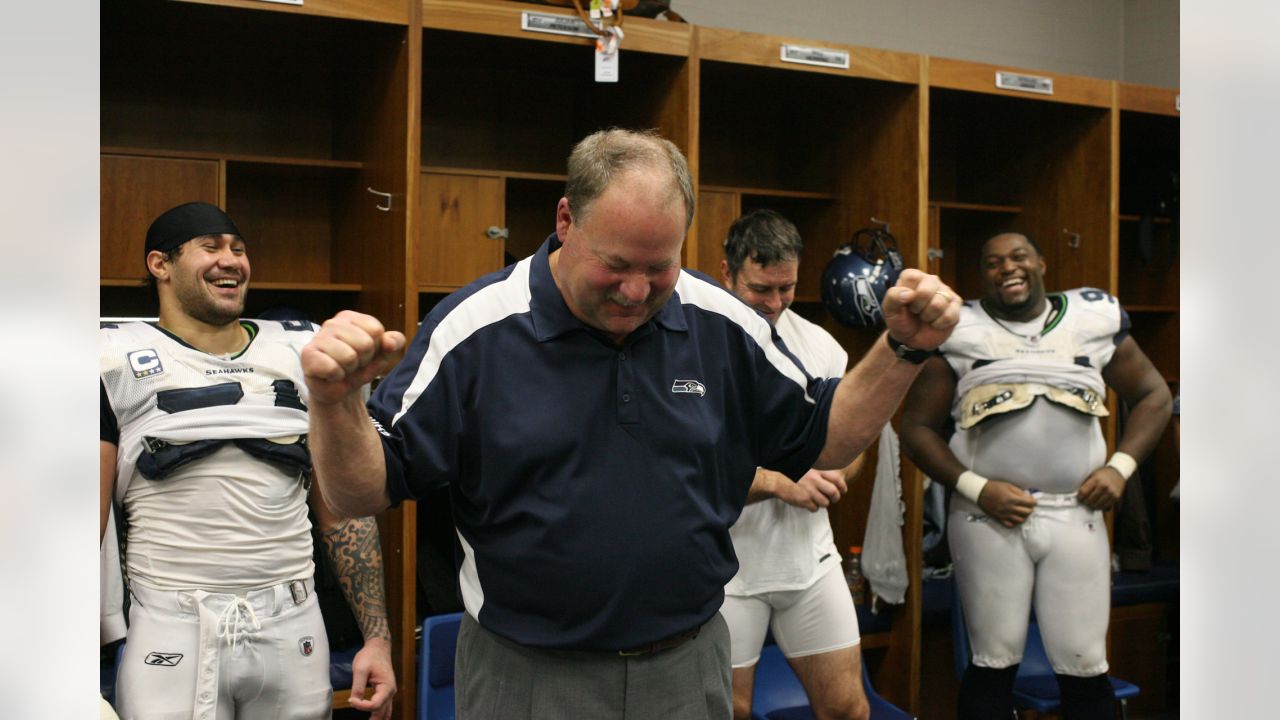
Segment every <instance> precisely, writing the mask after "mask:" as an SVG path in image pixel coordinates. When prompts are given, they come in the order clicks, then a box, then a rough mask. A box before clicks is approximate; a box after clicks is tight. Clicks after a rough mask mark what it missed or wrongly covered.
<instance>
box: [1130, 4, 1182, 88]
mask: <svg viewBox="0 0 1280 720" xmlns="http://www.w3.org/2000/svg"><path fill="white" fill-rule="evenodd" d="M1179 17H1180V16H1179V12H1178V3H1177V0H1125V3H1124V73H1123V74H1122V75H1121V77H1120V79H1122V80H1127V81H1129V82H1135V83H1141V84H1143V85H1155V86H1157V87H1178V86H1179V82H1178V80H1179V75H1178V58H1179V55H1178V21H1179Z"/></svg>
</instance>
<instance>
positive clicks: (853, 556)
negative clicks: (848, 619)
mask: <svg viewBox="0 0 1280 720" xmlns="http://www.w3.org/2000/svg"><path fill="white" fill-rule="evenodd" d="M844 579H845V582H846V583H848V584H849V594H850V595H852V596H853V602H854V604H857V605H861V604H863V603H865V602H866V601H867V579H866V578H865V577H863V576H862V546H861V545H854V546H853V547H851V548H849V559H848V560H846V561H845V568H844Z"/></svg>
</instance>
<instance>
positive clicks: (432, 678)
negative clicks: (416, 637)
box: [418, 612, 462, 718]
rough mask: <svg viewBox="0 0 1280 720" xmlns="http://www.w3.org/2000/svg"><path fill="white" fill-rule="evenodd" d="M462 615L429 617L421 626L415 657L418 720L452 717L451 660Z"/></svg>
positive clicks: (452, 614)
mask: <svg viewBox="0 0 1280 720" xmlns="http://www.w3.org/2000/svg"><path fill="white" fill-rule="evenodd" d="M461 625H462V613H460V612H458V613H450V614H448V615H433V616H431V617H428V618H426V619H425V620H423V622H422V649H421V651H420V652H419V655H418V713H419V716H420V717H422V718H436V717H449V718H452V717H453V657H454V653H455V651H456V649H457V647H458V628H459V627H460V626H461Z"/></svg>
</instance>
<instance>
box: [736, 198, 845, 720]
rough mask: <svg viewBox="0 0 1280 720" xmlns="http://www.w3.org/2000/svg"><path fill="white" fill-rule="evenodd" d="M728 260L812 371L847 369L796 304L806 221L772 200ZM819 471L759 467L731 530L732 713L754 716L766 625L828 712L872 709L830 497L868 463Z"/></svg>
mask: <svg viewBox="0 0 1280 720" xmlns="http://www.w3.org/2000/svg"><path fill="white" fill-rule="evenodd" d="M724 247H725V258H724V259H723V260H721V261H720V275H721V282H722V283H723V284H724V286H725V287H726V288H727V289H728V290H729V291H730V292H732V293H733V294H734V295H736V296H738V298H739V299H740V300H742V301H743V302H745V303H746V304H748V305H750V306H751V307H753V308H755V309H756V310H757V311H758V312H759V313H760V314H761V315H763V316H764V317H765V319H766V320H768V321H769V324H771V325H773V326H774V328H775V329H776V330H777V331H778V334H779V335H780V336H781V337H782V340H783V342H785V343H786V344H787V348H788V349H790V350H791V352H792V353H794V354H795V355H796V357H797V358H798V359H799V360H800V362H801V364H803V365H804V367H805V369H806V370H807V371H808V372H809V373H810V374H812V375H815V376H820V377H835V378H838V377H842V376H844V373H845V370H846V369H847V367H848V365H849V355H848V353H846V352H845V350H844V348H842V347H841V346H840V343H838V342H836V339H835V338H833V337H831V334H830V333H828V332H827V331H826V330H823V329H822V328H821V327H820V326H818V325H815V324H813V323H811V322H809V321H808V320H805V319H804V318H802V317H800V316H799V315H797V314H796V313H795V312H793V311H792V310H791V309H790V306H791V303H792V301H793V300H794V299H795V292H796V281H797V277H798V273H799V267H800V252H801V251H802V250H803V249H804V245H803V242H802V241H801V238H800V232H799V231H798V230H797V229H796V226H795V225H793V224H792V223H791V221H789V220H787V219H786V218H785V217H783V216H782V215H780V214H779V213H777V212H774V211H773V210H755V211H753V212H750V213H747V214H746V215H743V216H742V217H740V218H738V219H737V220H735V221H734V223H733V225H732V226H730V228H729V236H728V238H726V239H725V242H724ZM862 462H863V456H862V455H859V456H858V457H857V458H856V459H855V460H854V461H853V463H852V464H850V465H849V466H848V467H846V468H844V469H843V470H816V469H810V470H809V472H808V473H806V474H805V475H804V476H803V477H802V478H800V480H799V481H798V482H793V481H792V480H791V479H790V478H788V477H786V476H785V475H782V474H781V473H777V472H774V471H772V470H767V469H765V468H757V469H756V476H755V479H754V480H753V481H752V483H751V488H750V490H749V491H748V494H747V506H746V507H745V508H743V510H742V515H740V516H739V517H738V521H737V523H735V524H734V526H733V527H732V528H730V530H729V535H730V536H731V537H732V538H733V549H734V552H735V553H736V554H737V556H738V574H737V575H735V576H734V577H733V579H732V580H730V581H729V584H728V585H726V586H725V590H724V593H725V598H724V605H723V606H722V607H721V609H720V614H721V615H723V616H724V618H725V621H726V622H727V623H728V625H729V640H730V643H729V644H730V659H731V663H732V666H733V716H734V718H735V720H749V718H751V695H752V690H753V687H754V685H755V670H756V664H757V663H758V662H759V660H760V649H761V647H762V645H763V643H764V639H765V633H766V631H767V630H769V628H770V627H772V628H773V636H774V639H775V640H776V641H777V643H778V647H779V648H780V649H781V650H782V653H783V655H785V656H786V658H787V662H789V663H790V664H791V667H792V668H793V669H794V670H795V672H796V675H797V676H798V677H799V678H800V682H801V684H802V685H804V689H805V693H806V694H807V695H808V696H809V704H810V706H811V707H812V708H813V713H814V716H815V717H816V718H818V720H827V719H828V718H863V719H865V718H867V717H868V716H869V713H870V707H869V706H868V705H867V696H866V693H865V692H864V690H863V687H862V655H861V653H860V651H859V643H860V640H861V636H860V634H859V632H858V616H857V613H856V612H855V611H854V607H853V599H852V596H851V595H850V594H849V588H848V587H847V586H846V585H845V582H844V574H843V573H842V572H840V553H839V551H838V550H837V549H836V545H835V541H834V539H833V537H832V534H831V521H830V520H829V519H828V517H827V507H829V506H830V505H831V504H832V503H835V502H837V501H839V500H840V498H841V497H843V496H844V494H845V493H846V492H848V489H849V483H850V482H851V481H852V480H853V479H854V478H855V477H856V476H857V474H858V471H859V470H860V469H861V467H862Z"/></svg>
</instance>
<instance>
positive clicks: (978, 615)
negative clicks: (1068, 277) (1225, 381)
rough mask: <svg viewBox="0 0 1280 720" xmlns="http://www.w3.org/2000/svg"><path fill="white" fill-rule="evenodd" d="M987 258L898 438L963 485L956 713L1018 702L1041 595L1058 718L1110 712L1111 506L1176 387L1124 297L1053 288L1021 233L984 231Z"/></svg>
mask: <svg viewBox="0 0 1280 720" xmlns="http://www.w3.org/2000/svg"><path fill="white" fill-rule="evenodd" d="M981 263H982V273H983V292H984V297H983V298H982V299H981V300H980V301H967V302H966V303H965V306H964V308H963V310H962V311H961V315H960V324H959V325H957V326H956V330H955V332H954V333H953V334H952V336H951V337H950V338H949V339H948V340H947V342H945V343H943V345H942V346H941V347H940V348H939V352H940V356H939V357H935V358H932V359H930V360H929V361H928V363H927V364H926V366H925V369H924V371H923V372H922V373H921V375H920V377H919V378H918V379H917V380H916V383H915V385H914V386H913V387H912V390H911V392H910V394H909V395H908V396H907V400H906V404H905V409H904V411H903V416H902V446H903V450H904V451H905V452H906V454H907V455H908V456H909V457H910V458H911V460H912V461H913V462H915V464H916V465H917V466H919V467H920V469H921V470H923V471H924V472H925V473H926V474H927V475H928V476H929V477H931V478H933V479H935V480H939V481H941V482H943V483H944V484H946V485H950V486H952V487H953V488H954V489H955V492H953V493H952V495H951V510H950V512H949V515H948V519H947V532H948V539H949V541H950V543H951V555H952V559H953V560H954V562H955V571H956V582H957V589H958V591H959V594H960V600H961V603H962V607H963V609H964V614H965V621H966V623H967V626H968V630H969V638H970V644H971V646H972V650H973V660H972V663H971V664H970V665H969V669H968V671H967V672H966V673H965V676H964V678H963V680H962V682H961V686H960V700H959V712H958V717H959V718H960V720H977V719H980V718H981V719H986V718H993V719H994V718H1000V720H1004V718H1008V717H1009V715H1010V714H1011V711H1012V705H1011V703H1012V696H1011V693H1012V688H1013V680H1014V677H1015V676H1016V674H1017V669H1018V664H1019V663H1020V662H1021V660H1022V649H1023V646H1024V644H1025V642H1026V634H1027V622H1028V620H1029V617H1030V612H1031V611H1032V609H1034V610H1035V615H1036V618H1037V620H1038V621H1039V624H1040V631H1041V634H1042V635H1043V638H1044V643H1045V649H1046V651H1047V652H1048V655H1049V660H1050V662H1051V663H1052V664H1053V669H1054V672H1055V674H1056V675H1057V677H1058V683H1059V687H1060V689H1061V696H1062V709H1063V717H1064V718H1065V719H1066V720H1074V719H1080V720H1084V719H1086V718H1088V719H1092V718H1103V717H1111V716H1112V714H1113V713H1114V703H1115V699H1114V697H1113V693H1112V690H1111V684H1110V682H1109V681H1108V680H1107V678H1106V672H1107V660H1106V633H1107V623H1108V619H1109V615H1110V605H1111V595H1110V587H1111V585H1110V568H1111V563H1110V557H1111V556H1110V552H1109V550H1108V543H1107V530H1106V524H1105V521H1104V518H1103V515H1102V513H1103V512H1104V511H1106V510H1110V509H1111V508H1112V507H1114V506H1115V505H1116V503H1117V502H1119V500H1120V497H1121V495H1122V493H1123V491H1124V484H1125V481H1126V480H1127V479H1128V477H1129V476H1130V475H1131V474H1132V473H1133V471H1134V469H1135V468H1136V466H1137V463H1139V462H1141V461H1142V459H1143V458H1145V457H1146V456H1147V454H1148V453H1150V452H1151V450H1152V448H1154V447H1155V444H1156V442H1157V441H1158V440H1159V438H1160V434H1161V433H1162V432H1163V430H1164V427H1165V425H1166V424H1167V423H1168V421H1169V415H1170V407H1171V399H1170V393H1169V388H1168V386H1167V385H1166V384H1165V382H1164V380H1163V378H1162V377H1161V376H1160V373H1159V372H1158V371H1157V370H1156V369H1155V367H1154V366H1153V365H1152V364H1151V361H1150V360H1149V359H1148V358H1147V356H1146V355H1145V354H1143V352H1142V350H1141V349H1140V348H1139V347H1138V344H1137V343H1136V342H1134V340H1133V338H1132V337H1130V336H1129V334H1128V328H1129V322H1128V316H1127V315H1126V314H1125V312H1124V310H1123V309H1122V308H1121V307H1120V305H1119V303H1117V302H1116V299H1115V298H1114V297H1112V296H1111V295H1108V294H1107V293H1105V292H1102V291H1101V290H1095V289H1092V288H1080V289H1076V290H1069V291H1066V292H1061V293H1053V294H1047V293H1046V292H1045V288H1044V272H1045V261H1044V258H1043V257H1042V256H1041V253H1040V249H1039V247H1038V246H1036V245H1035V243H1034V242H1032V241H1031V240H1030V239H1029V238H1028V237H1027V236H1025V235H1022V234H1018V233H1001V234H999V235H996V236H994V237H992V238H990V239H988V240H987V242H986V243H985V244H984V245H983V249H982V255H981ZM1108 386H1110V387H1111V388H1113V389H1114V390H1115V391H1116V392H1117V393H1118V394H1119V397H1120V399H1121V401H1123V402H1124V403H1125V405H1126V406H1127V407H1128V409H1129V413H1128V416H1127V418H1126V422H1125V425H1124V428H1123V431H1122V432H1121V434H1120V438H1119V442H1118V443H1117V451H1116V452H1115V453H1114V454H1113V455H1112V456H1111V458H1110V459H1107V458H1106V443H1105V441H1104V439H1103V436H1102V428H1101V425H1100V423H1099V421H1098V418H1099V417H1103V416H1106V415H1107V414H1108V412H1107V409H1106V389H1107V387H1108ZM953 423H954V428H955V430H954V434H953V435H951V437H950V442H949V443H948V441H947V439H946V438H947V432H948V431H949V428H950V427H951V425H952V424H953Z"/></svg>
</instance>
